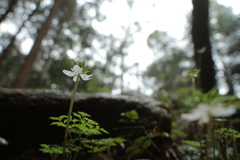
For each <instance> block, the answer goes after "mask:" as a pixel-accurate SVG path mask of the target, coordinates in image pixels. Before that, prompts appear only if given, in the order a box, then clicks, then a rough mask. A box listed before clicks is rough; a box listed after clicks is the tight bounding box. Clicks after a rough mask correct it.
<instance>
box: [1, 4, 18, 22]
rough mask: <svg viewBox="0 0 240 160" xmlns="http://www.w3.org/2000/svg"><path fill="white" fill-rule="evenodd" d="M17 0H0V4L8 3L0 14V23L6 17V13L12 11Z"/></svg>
mask: <svg viewBox="0 0 240 160" xmlns="http://www.w3.org/2000/svg"><path fill="white" fill-rule="evenodd" d="M17 1H18V0H9V1H1V2H0V6H5V5H6V4H7V3H8V5H6V6H7V9H6V10H5V12H4V13H3V14H2V15H1V16H0V23H2V21H3V20H5V19H6V17H7V15H8V14H9V13H11V12H12V11H13V9H14V7H15V5H16V4H17Z"/></svg>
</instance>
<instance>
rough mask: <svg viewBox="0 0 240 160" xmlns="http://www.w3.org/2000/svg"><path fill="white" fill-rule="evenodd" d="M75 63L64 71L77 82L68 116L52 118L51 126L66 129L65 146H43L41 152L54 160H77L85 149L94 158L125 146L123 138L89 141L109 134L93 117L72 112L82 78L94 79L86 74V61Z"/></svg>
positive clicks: (87, 69)
mask: <svg viewBox="0 0 240 160" xmlns="http://www.w3.org/2000/svg"><path fill="white" fill-rule="evenodd" d="M73 62H74V64H75V65H74V67H73V68H72V69H71V71H67V70H63V73H64V74H66V75H67V76H70V77H73V81H74V82H75V85H74V89H73V94H72V97H71V102H70V106H69V112H68V116H66V115H61V116H59V117H50V119H51V120H53V121H54V122H52V123H51V125H56V126H59V127H63V128H65V134H64V143H63V145H56V144H53V145H47V144H41V147H42V148H41V149H40V151H42V152H43V153H48V154H50V155H51V158H52V160H57V158H58V157H59V155H63V158H62V159H63V160H75V159H76V158H77V156H78V154H79V152H80V151H81V150H83V149H85V150H86V149H87V150H88V151H87V152H89V153H91V154H92V157H93V156H94V154H95V153H97V152H102V151H105V150H106V149H108V148H109V147H111V146H116V145H118V144H120V145H121V146H124V144H123V142H124V139H122V138H106V139H89V137H91V136H93V135H100V134H103V133H105V134H108V132H107V131H106V130H105V129H103V128H101V127H100V126H99V124H98V123H97V122H95V121H94V120H92V119H90V117H91V116H90V115H89V114H87V113H84V112H72V109H73V103H74V98H75V94H76V90H77V86H78V82H79V80H80V77H81V78H82V79H83V80H85V81H87V80H90V79H91V77H92V74H91V75H87V74H86V73H88V72H89V70H90V69H91V68H84V66H85V61H84V62H82V63H81V64H80V65H79V64H78V63H77V62H76V61H73Z"/></svg>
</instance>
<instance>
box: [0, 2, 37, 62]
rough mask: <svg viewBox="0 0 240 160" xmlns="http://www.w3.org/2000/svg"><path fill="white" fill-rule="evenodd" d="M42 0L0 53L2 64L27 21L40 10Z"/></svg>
mask: <svg viewBox="0 0 240 160" xmlns="http://www.w3.org/2000/svg"><path fill="white" fill-rule="evenodd" d="M40 2H41V1H40V0H39V1H38V2H37V4H36V8H35V9H34V10H33V11H32V12H31V13H30V14H29V15H28V18H27V19H26V20H24V21H23V23H22V25H21V26H20V27H19V28H18V31H17V32H16V33H15V35H14V36H12V38H11V39H10V43H9V44H8V45H7V46H6V47H5V48H4V49H3V51H2V53H1V55H0V66H1V65H3V64H2V62H3V60H4V59H5V57H6V56H7V54H8V53H10V49H11V48H12V47H13V45H14V43H15V41H16V38H17V36H18V35H19V33H20V32H21V30H22V29H23V28H24V27H25V24H26V23H27V21H29V20H30V19H31V17H32V16H33V15H34V14H35V13H36V12H37V11H38V9H39V6H40Z"/></svg>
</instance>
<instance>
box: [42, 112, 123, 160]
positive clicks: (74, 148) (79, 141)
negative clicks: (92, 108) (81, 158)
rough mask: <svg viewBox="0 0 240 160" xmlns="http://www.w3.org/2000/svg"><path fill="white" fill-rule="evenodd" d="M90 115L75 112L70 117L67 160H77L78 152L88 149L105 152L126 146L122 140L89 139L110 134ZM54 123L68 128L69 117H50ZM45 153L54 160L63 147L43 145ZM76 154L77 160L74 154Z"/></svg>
mask: <svg viewBox="0 0 240 160" xmlns="http://www.w3.org/2000/svg"><path fill="white" fill-rule="evenodd" d="M90 117H91V116H90V115H89V114H87V113H85V112H73V113H72V116H71V117H70V124H69V136H70V139H69V140H67V143H66V153H67V159H69V160H72V159H75V158H76V156H77V154H78V152H79V151H80V150H83V149H88V152H89V153H92V154H93V153H97V152H103V151H105V150H106V149H107V148H109V147H112V146H117V145H121V146H124V141H125V140H124V139H122V138H105V139H88V137H90V136H93V135H100V134H103V133H105V134H108V132H107V131H106V130H105V129H103V128H101V127H100V126H99V124H98V123H97V122H95V121H93V120H91V119H90ZM50 119H51V120H53V121H54V122H52V123H51V125H56V126H59V127H64V128H65V127H66V124H67V121H68V116H65V115H61V116H59V117H50ZM41 147H42V148H41V149H40V151H42V152H43V153H49V154H50V155H51V157H52V159H53V160H55V159H56V158H57V157H58V156H59V155H60V154H62V153H63V147H62V146H60V145H47V144H41ZM73 153H75V156H74V157H75V158H73V157H72V154H73Z"/></svg>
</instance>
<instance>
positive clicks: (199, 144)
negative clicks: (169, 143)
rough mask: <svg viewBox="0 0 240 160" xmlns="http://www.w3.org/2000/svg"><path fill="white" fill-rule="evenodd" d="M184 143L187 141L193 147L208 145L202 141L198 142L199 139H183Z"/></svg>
mask: <svg viewBox="0 0 240 160" xmlns="http://www.w3.org/2000/svg"><path fill="white" fill-rule="evenodd" d="M182 143H186V144H188V145H190V146H192V147H196V148H199V147H204V146H206V145H205V144H203V143H201V142H197V141H190V140H182Z"/></svg>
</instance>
